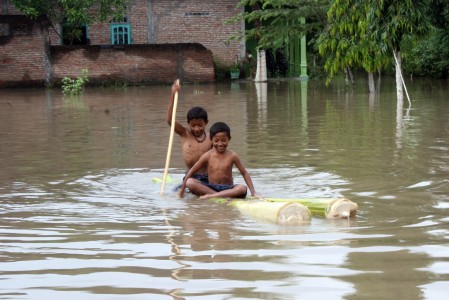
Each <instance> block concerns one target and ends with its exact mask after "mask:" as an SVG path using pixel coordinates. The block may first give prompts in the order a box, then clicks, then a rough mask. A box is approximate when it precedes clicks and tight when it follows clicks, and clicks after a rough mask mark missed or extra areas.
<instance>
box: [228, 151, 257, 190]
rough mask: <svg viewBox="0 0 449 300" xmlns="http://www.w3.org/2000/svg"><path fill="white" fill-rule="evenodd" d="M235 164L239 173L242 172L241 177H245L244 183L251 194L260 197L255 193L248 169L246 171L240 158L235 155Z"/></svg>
mask: <svg viewBox="0 0 449 300" xmlns="http://www.w3.org/2000/svg"><path fill="white" fill-rule="evenodd" d="M234 163H235V166H236V167H237V169H239V171H240V174H242V176H243V179H245V182H246V185H247V186H248V188H249V190H250V192H251V195H252V196H254V197H258V198H260V197H261V196H260V195H259V194H257V193H256V190H255V189H254V185H253V180H252V179H251V176H250V175H249V173H248V171H246V169H245V167H244V166H243V164H242V162H241V161H240V158H238V157H236V159H235V161H234Z"/></svg>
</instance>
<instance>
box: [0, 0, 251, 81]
mask: <svg viewBox="0 0 449 300" xmlns="http://www.w3.org/2000/svg"><path fill="white" fill-rule="evenodd" d="M237 3H238V0H222V1H210V0H164V1H156V0H133V1H132V4H131V5H130V6H129V7H128V11H127V14H126V16H125V17H124V18H123V20H120V21H119V22H116V21H112V20H111V21H110V22H107V23H97V24H92V25H87V24H86V25H85V26H83V28H82V36H81V38H79V39H78V40H76V41H75V43H74V44H75V45H64V32H63V27H62V26H61V24H59V26H55V27H52V26H50V24H49V23H48V21H46V20H45V19H44V18H38V19H36V20H30V19H29V18H27V17H25V16H24V15H23V14H22V13H21V12H20V11H18V10H17V9H16V8H15V7H14V5H13V4H12V1H11V0H0V87H5V86H19V85H44V84H53V83H55V82H56V83H58V82H59V81H60V80H61V79H62V78H63V77H65V76H70V77H76V76H78V75H79V74H80V73H81V70H82V69H88V71H89V78H90V79H91V81H94V82H95V81H99V82H100V81H101V82H104V81H112V82H114V81H125V82H130V83H168V82H172V81H173V80H174V79H176V78H180V79H181V80H182V81H183V82H211V81H214V80H215V78H216V74H215V69H216V68H215V67H216V66H218V67H219V68H220V67H226V66H230V65H232V64H233V63H234V62H235V61H236V59H238V60H240V59H241V58H242V57H243V55H244V53H245V45H244V43H242V42H238V41H229V40H228V38H229V37H230V36H231V35H232V34H234V33H236V32H237V31H238V30H240V29H241V26H243V25H240V24H233V25H228V24H225V22H226V20H228V19H229V18H231V17H232V16H234V15H236V14H238V13H239V12H240V8H237Z"/></svg>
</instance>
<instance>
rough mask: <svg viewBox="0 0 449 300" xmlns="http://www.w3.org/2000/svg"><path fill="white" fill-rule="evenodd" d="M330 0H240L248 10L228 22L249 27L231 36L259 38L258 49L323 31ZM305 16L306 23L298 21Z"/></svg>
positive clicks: (278, 45)
mask: <svg viewBox="0 0 449 300" xmlns="http://www.w3.org/2000/svg"><path fill="white" fill-rule="evenodd" d="M329 3H330V0H314V1H310V0H261V1H255V0H240V2H239V4H238V6H239V7H245V8H246V9H245V11H244V12H242V13H240V14H238V15H236V16H235V17H234V18H232V19H231V20H229V23H239V22H241V21H242V20H243V21H245V22H246V24H247V26H246V30H245V31H241V32H239V33H237V34H235V35H232V36H231V37H230V38H231V39H238V40H242V39H243V40H251V39H252V40H256V41H257V45H258V47H259V48H263V49H269V48H280V47H282V46H283V45H285V44H287V43H288V42H289V40H290V39H292V38H294V37H300V36H303V35H306V34H308V33H311V32H316V31H319V30H321V28H322V27H323V25H324V24H325V21H326V10H327V8H328V7H329ZM300 18H306V20H307V21H306V23H305V24H302V23H301V22H299V20H300Z"/></svg>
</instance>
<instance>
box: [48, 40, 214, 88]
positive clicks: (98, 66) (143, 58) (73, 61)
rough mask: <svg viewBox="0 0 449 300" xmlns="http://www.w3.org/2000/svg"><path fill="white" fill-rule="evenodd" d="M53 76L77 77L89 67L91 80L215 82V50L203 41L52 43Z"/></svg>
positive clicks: (58, 78) (55, 78)
mask: <svg viewBox="0 0 449 300" xmlns="http://www.w3.org/2000/svg"><path fill="white" fill-rule="evenodd" d="M51 57H52V65H53V76H54V80H55V81H56V82H59V81H60V80H61V79H62V78H63V77H65V76H69V77H76V76H78V75H79V74H80V73H81V70H82V69H84V68H86V69H88V70H89V80H90V82H93V83H95V82H104V81H112V82H114V81H126V82H130V83H171V82H173V80H175V79H176V78H180V79H181V81H182V82H213V81H214V80H215V73H214V66H213V58H212V52H211V51H209V50H207V49H206V48H205V47H203V46H202V45H200V44H160V45H126V46H121V47H113V46H108V47H105V46H71V47H67V46H64V47H62V46H52V47H51Z"/></svg>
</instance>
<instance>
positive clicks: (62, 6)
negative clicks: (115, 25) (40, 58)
mask: <svg viewBox="0 0 449 300" xmlns="http://www.w3.org/2000/svg"><path fill="white" fill-rule="evenodd" d="M12 2H13V3H14V5H15V7H17V9H19V10H20V11H21V12H23V13H24V14H25V15H27V16H29V17H30V18H33V19H37V18H39V17H45V18H44V19H46V21H48V22H49V25H50V26H51V27H52V28H53V29H54V30H55V32H56V33H57V34H60V32H59V31H58V30H57V29H56V28H57V26H58V25H60V26H64V32H65V33H66V34H67V35H68V38H69V40H71V41H73V40H74V39H76V38H79V37H80V35H81V31H80V26H83V25H87V24H92V23H93V22H96V21H99V22H104V21H106V20H108V18H123V15H124V13H125V10H126V7H127V5H128V4H129V3H130V0H12Z"/></svg>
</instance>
